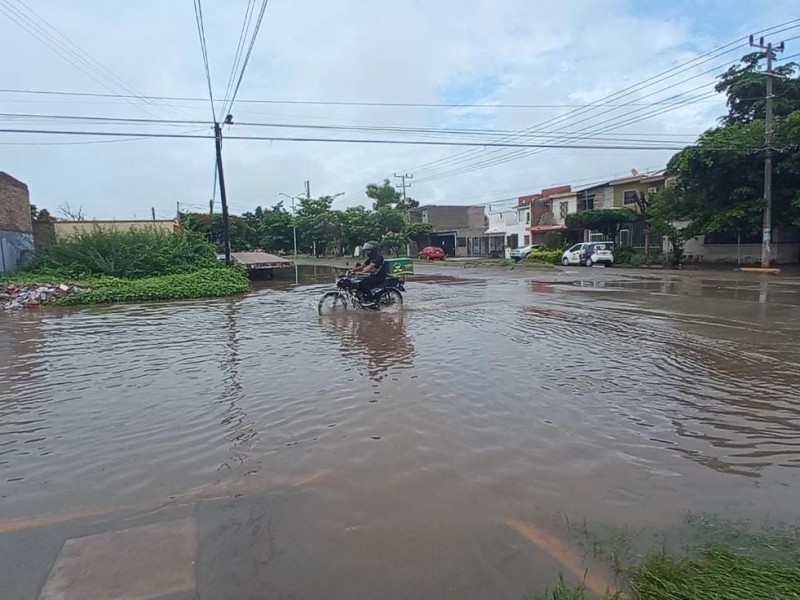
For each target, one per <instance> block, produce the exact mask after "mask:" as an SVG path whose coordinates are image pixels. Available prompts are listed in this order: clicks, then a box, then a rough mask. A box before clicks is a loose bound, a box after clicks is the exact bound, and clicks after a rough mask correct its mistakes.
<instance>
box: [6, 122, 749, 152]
mask: <svg viewBox="0 0 800 600" xmlns="http://www.w3.org/2000/svg"><path fill="white" fill-rule="evenodd" d="M0 133H18V134H47V135H86V136H100V137H103V136H108V137H142V138H145V137H151V138H165V139H203V140H213V139H214V136H213V135H196V134H180V133H154V132H148V133H133V132H120V131H75V130H70V131H64V130H58V129H13V128H2V129H0ZM225 137H226V139H229V140H250V141H267V142H319V143H346V144H389V145H415V146H490V147H491V146H497V147H506V148H563V149H570V148H572V149H575V148H577V149H584V150H680V149H681V147H679V146H678V147H675V146H646V145H611V144H604V145H583V144H581V145H576V144H571V145H554V144H533V143H522V142H519V143H514V142H486V141H477V142H470V141H465V142H462V141H440V140H389V139H361V138H316V137H296V136H291V137H290V136H284V137H278V136H242V135H228V136H225ZM750 149H755V148H749V147H748V148H745V147H737V146H725V147H723V146H720V147H715V148H707V150H719V151H741V150H750Z"/></svg>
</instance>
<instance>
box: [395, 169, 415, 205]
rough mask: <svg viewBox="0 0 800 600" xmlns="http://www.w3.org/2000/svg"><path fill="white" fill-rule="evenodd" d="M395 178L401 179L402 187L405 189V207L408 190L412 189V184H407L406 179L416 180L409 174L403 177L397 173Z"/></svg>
mask: <svg viewBox="0 0 800 600" xmlns="http://www.w3.org/2000/svg"><path fill="white" fill-rule="evenodd" d="M394 176H395V178H397V179H399V180H400V181H401V183H400V185H401V186H402V188H403V205H405V203H406V188H407V187H411V184H410V183H406V179H414V176H413V175H409V174H408V173H405V174H403V175H398V174H397V173H395V174H394Z"/></svg>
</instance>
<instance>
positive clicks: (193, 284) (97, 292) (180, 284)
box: [2, 267, 250, 306]
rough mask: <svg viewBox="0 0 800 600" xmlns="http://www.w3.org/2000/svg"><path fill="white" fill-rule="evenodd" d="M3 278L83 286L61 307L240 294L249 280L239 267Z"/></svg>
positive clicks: (52, 274) (33, 275) (29, 274)
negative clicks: (129, 276)
mask: <svg viewBox="0 0 800 600" xmlns="http://www.w3.org/2000/svg"><path fill="white" fill-rule="evenodd" d="M2 281H4V282H5V283H19V284H30V283H38V284H58V283H63V282H69V283H74V284H76V285H78V286H79V287H81V288H85V289H84V291H81V292H78V293H77V294H73V295H71V296H66V297H64V298H61V299H59V300H57V301H56V302H55V304H56V305H60V306H75V305H84V304H110V303H116V302H146V301H156V300H180V299H188V298H209V297H219V296H231V295H234V294H241V293H244V292H247V291H249V289H250V282H249V281H248V279H247V276H246V275H245V272H244V270H243V269H241V268H239V267H229V268H225V267H214V268H209V269H198V270H196V271H191V272H189V273H177V274H173V275H159V276H156V277H142V278H139V279H126V278H119V277H91V276H88V277H87V276H83V277H78V278H74V279H73V278H70V277H65V276H63V274H58V273H53V272H51V271H45V272H42V273H17V274H14V275H13V276H10V277H6V278H4V279H3V280H2Z"/></svg>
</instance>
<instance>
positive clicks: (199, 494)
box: [0, 473, 325, 534]
mask: <svg viewBox="0 0 800 600" xmlns="http://www.w3.org/2000/svg"><path fill="white" fill-rule="evenodd" d="M324 478H325V475H324V474H322V473H315V474H313V475H303V476H298V477H287V478H282V479H281V478H279V479H270V480H267V481H261V482H258V481H255V480H254V481H244V482H239V483H234V484H231V485H225V484H209V485H203V486H200V487H196V488H192V489H190V490H189V491H187V492H184V493H182V494H177V495H175V496H170V497H169V498H167V499H166V500H164V501H162V502H157V503H149V504H144V503H143V504H123V505H121V506H104V507H100V508H90V509H86V510H79V511H75V512H69V513H60V514H55V515H42V516H39V517H30V518H23V519H12V520H9V521H0V534H3V533H11V532H12V531H20V530H23V529H34V528H38V527H47V526H49V525H59V524H61V523H68V522H69V521H77V520H80V519H88V518H90V517H103V516H108V515H113V514H118V513H127V512H140V511H145V512H150V511H155V510H158V509H161V508H164V507H167V506H178V505H181V504H190V503H192V502H196V501H198V500H213V499H216V498H224V497H225V496H230V495H231V494H245V493H253V492H267V491H273V490H280V489H290V488H295V487H300V486H303V485H310V484H314V483H317V482H319V481H321V480H323V479H324Z"/></svg>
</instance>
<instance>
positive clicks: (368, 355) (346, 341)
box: [320, 311, 414, 381]
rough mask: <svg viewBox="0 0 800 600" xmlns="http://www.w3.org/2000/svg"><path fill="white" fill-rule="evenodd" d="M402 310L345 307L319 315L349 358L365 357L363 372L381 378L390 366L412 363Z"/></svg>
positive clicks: (354, 359) (323, 324) (412, 349)
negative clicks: (386, 310)
mask: <svg viewBox="0 0 800 600" xmlns="http://www.w3.org/2000/svg"><path fill="white" fill-rule="evenodd" d="M404 318H405V317H404V315H403V313H402V312H401V313H396V314H388V313H380V312H372V311H358V312H356V311H348V312H339V313H333V314H331V315H326V316H324V317H320V323H321V325H322V327H323V328H325V330H326V331H330V332H331V333H332V334H333V336H334V337H335V338H337V340H338V341H339V343H340V344H341V352H342V354H343V355H344V357H345V358H346V360H348V362H350V361H359V362H364V361H366V365H365V366H366V373H367V374H368V375H369V377H370V378H372V379H375V380H376V381H380V380H381V379H383V378H384V377H385V376H386V374H387V372H388V371H389V369H390V368H395V369H402V368H411V367H413V366H414V344H413V343H412V342H411V340H410V339H409V338H408V336H407V335H406V331H405V324H404Z"/></svg>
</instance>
